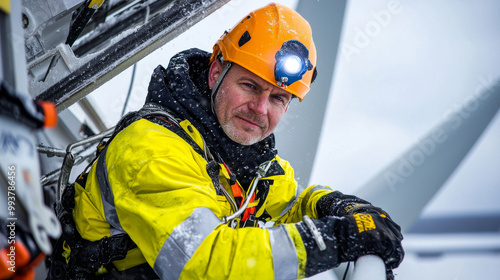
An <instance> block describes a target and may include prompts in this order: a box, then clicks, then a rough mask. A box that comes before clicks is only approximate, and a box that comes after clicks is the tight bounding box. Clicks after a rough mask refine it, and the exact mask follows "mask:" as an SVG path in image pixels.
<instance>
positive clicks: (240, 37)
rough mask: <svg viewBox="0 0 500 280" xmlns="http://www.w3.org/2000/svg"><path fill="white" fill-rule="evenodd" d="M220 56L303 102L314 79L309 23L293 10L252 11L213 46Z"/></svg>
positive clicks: (276, 7)
mask: <svg viewBox="0 0 500 280" xmlns="http://www.w3.org/2000/svg"><path fill="white" fill-rule="evenodd" d="M219 54H222V59H223V60H224V61H230V62H233V63H236V64H238V65H240V66H242V67H244V68H246V69H247V70H249V71H251V72H252V73H254V74H256V75H257V76H259V77H261V78H262V79H264V80H266V81H268V82H269V83H271V84H273V85H277V86H279V87H281V88H283V89H284V90H286V91H288V92H290V93H291V94H293V95H294V96H296V97H298V98H299V100H300V101H302V99H304V97H305V96H306V94H307V92H308V91H309V88H310V85H311V83H312V82H313V81H314V79H315V78H316V73H317V72H316V47H315V46H314V42H313V39H312V32H311V27H310V26H309V23H308V22H307V21H306V20H305V19H304V18H303V17H302V16H301V15H300V14H298V13H297V12H296V11H294V10H293V9H290V8H288V7H286V6H283V5H280V4H275V3H271V4H269V5H267V6H265V7H263V8H260V9H258V10H255V11H253V12H251V13H250V14H249V15H248V16H246V17H245V18H244V19H242V20H241V21H240V22H239V23H238V24H236V25H235V26H234V27H233V28H232V29H231V30H230V31H229V32H227V31H226V32H225V33H224V34H223V35H222V36H221V37H220V39H219V40H218V41H217V42H216V43H215V45H214V47H213V53H212V57H211V58H210V63H212V62H213V61H214V60H215V59H216V58H217V57H218V56H219Z"/></svg>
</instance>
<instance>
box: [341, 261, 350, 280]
mask: <svg viewBox="0 0 500 280" xmlns="http://www.w3.org/2000/svg"><path fill="white" fill-rule="evenodd" d="M350 264H351V262H347V267H346V268H345V272H344V277H342V280H345V279H346V277H347V272H348V271H349V265H350Z"/></svg>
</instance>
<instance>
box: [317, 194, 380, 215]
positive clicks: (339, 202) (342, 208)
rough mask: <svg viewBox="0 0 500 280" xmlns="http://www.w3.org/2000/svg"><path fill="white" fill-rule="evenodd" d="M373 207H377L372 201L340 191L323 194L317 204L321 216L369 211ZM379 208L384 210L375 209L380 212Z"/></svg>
mask: <svg viewBox="0 0 500 280" xmlns="http://www.w3.org/2000/svg"><path fill="white" fill-rule="evenodd" d="M372 208H376V207H374V206H372V205H371V203H370V202H368V201H366V200H364V199H361V198H359V197H357V196H354V195H347V194H343V193H341V192H339V191H334V192H331V193H328V194H326V195H324V196H322V197H321V198H320V199H319V200H318V203H317V204H316V210H317V212H318V217H319V218H323V217H326V216H337V217H343V216H347V215H349V214H353V213H367V212H369V211H370V209H372ZM378 210H380V211H382V212H383V210H382V209H380V208H377V209H376V210H375V209H374V210H373V211H375V212H378ZM383 213H385V212H383ZM381 214H382V213H381Z"/></svg>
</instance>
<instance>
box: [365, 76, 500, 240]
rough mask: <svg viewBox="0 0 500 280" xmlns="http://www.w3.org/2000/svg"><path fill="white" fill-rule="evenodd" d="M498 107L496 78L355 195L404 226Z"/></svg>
mask: <svg viewBox="0 0 500 280" xmlns="http://www.w3.org/2000/svg"><path fill="white" fill-rule="evenodd" d="M499 107H500V80H497V81H496V83H494V84H493V85H492V86H487V87H486V88H485V89H484V90H482V91H480V92H478V93H476V94H475V95H473V96H471V98H468V99H467V101H466V102H465V104H463V106H462V107H461V108H460V110H458V111H457V112H455V113H453V114H450V115H448V116H447V117H446V119H445V120H444V121H443V123H441V124H440V125H439V126H437V127H436V128H434V129H433V130H432V131H431V132H430V133H428V134H427V135H426V136H425V137H424V138H423V139H421V140H420V141H419V142H418V143H417V144H416V145H414V146H413V147H411V148H410V149H409V150H408V151H407V152H405V153H404V154H403V155H402V156H400V157H399V158H397V159H396V160H395V161H394V162H393V163H392V164H390V165H389V166H388V167H387V168H386V169H385V170H383V171H382V172H380V173H379V174H377V175H376V176H375V177H374V178H372V179H371V180H370V181H368V183H367V184H365V185H364V186H363V187H361V188H360V189H359V190H358V191H357V192H356V195H358V196H359V197H362V198H364V199H366V200H368V201H370V202H372V203H373V204H374V205H376V206H379V207H382V208H383V209H384V210H386V211H387V212H388V213H389V214H390V215H391V217H392V218H393V219H394V220H395V221H396V222H397V223H398V224H399V225H401V227H402V229H403V230H406V229H408V228H409V227H410V226H411V224H412V223H413V222H414V221H415V220H416V219H417V218H418V217H419V214H420V212H421V211H422V209H423V208H424V207H425V205H426V204H427V203H428V202H429V201H430V199H431V198H432V197H433V196H434V194H435V193H436V192H437V191H438V190H439V188H441V186H442V185H443V184H444V183H445V181H446V180H447V179H448V178H449V177H450V175H451V174H452V173H453V171H454V170H455V169H456V168H457V166H458V165H459V164H460V162H461V161H462V159H463V158H464V157H465V156H466V155H467V153H468V152H469V150H470V149H471V148H472V146H473V145H474V143H475V142H476V140H477V139H478V138H479V136H480V135H481V134H482V132H483V131H484V130H485V128H486V127H487V125H488V124H489V123H490V121H491V120H492V119H493V117H494V116H495V114H496V112H497V111H498V109H499Z"/></svg>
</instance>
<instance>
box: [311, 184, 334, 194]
mask: <svg viewBox="0 0 500 280" xmlns="http://www.w3.org/2000/svg"><path fill="white" fill-rule="evenodd" d="M319 190H332V188H329V187H325V186H322V185H316V186H314V187H313V188H312V189H311V190H310V191H309V193H313V192H315V191H319Z"/></svg>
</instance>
